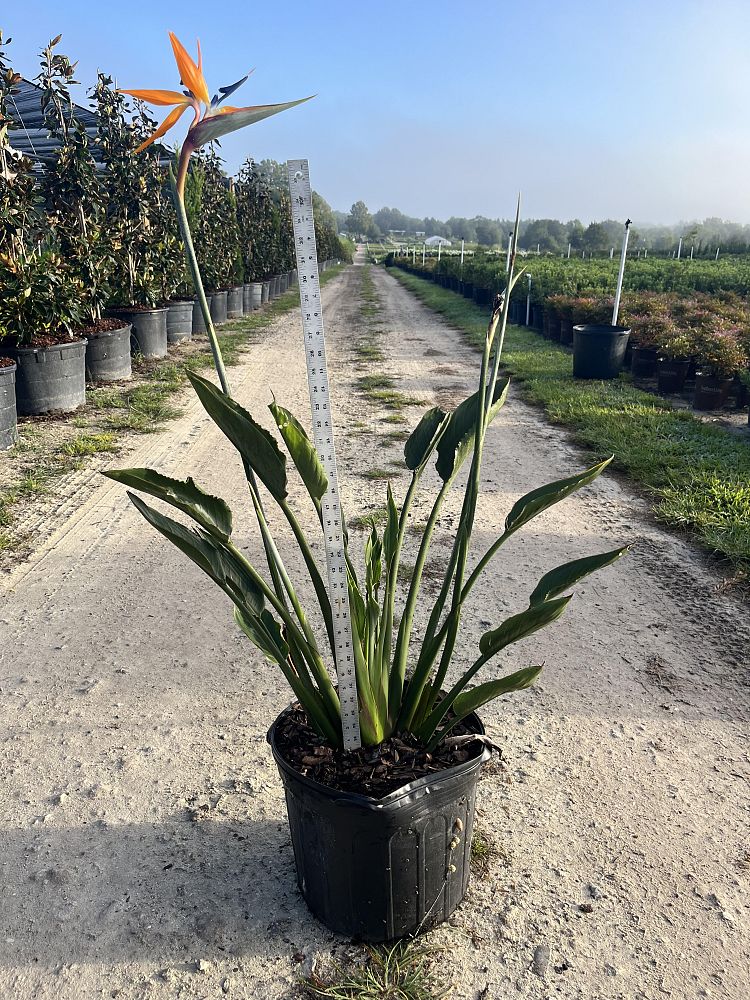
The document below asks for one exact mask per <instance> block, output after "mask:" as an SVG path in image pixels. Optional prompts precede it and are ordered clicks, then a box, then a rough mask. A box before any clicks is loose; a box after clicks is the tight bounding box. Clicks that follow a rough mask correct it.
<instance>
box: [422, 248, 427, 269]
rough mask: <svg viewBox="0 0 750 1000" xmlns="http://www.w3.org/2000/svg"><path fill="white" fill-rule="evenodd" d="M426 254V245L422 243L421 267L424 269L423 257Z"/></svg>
mask: <svg viewBox="0 0 750 1000" xmlns="http://www.w3.org/2000/svg"><path fill="white" fill-rule="evenodd" d="M426 252H427V244H426V243H423V244H422V267H424V256H425V253H426Z"/></svg>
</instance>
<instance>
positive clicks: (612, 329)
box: [573, 323, 630, 337]
mask: <svg viewBox="0 0 750 1000" xmlns="http://www.w3.org/2000/svg"><path fill="white" fill-rule="evenodd" d="M573 330H574V331H575V332H576V333H582V334H583V335H584V336H593V335H595V334H596V333H599V332H601V331H605V332H606V333H609V334H614V335H615V336H618V337H623V336H624V335H625V334H626V333H630V327H629V326H612V325H611V324H610V323H576V324H575V325H574V327H573Z"/></svg>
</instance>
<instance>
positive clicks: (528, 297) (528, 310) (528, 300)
mask: <svg viewBox="0 0 750 1000" xmlns="http://www.w3.org/2000/svg"><path fill="white" fill-rule="evenodd" d="M527 277H528V279H529V290H528V292H527V294H526V326H528V325H529V317H530V316H531V275H530V274H529V275H527Z"/></svg>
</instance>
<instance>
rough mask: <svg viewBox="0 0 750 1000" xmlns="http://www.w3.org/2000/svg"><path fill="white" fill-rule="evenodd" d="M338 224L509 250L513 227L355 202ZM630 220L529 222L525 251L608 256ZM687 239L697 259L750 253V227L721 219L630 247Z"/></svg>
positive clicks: (654, 231) (655, 234)
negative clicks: (719, 253)
mask: <svg viewBox="0 0 750 1000" xmlns="http://www.w3.org/2000/svg"><path fill="white" fill-rule="evenodd" d="M334 215H335V218H336V222H337V224H338V227H339V230H340V231H341V232H346V233H348V234H350V235H351V236H355V237H359V238H363V239H368V240H381V239H387V238H388V236H389V235H391V234H393V235H394V237H395V238H396V239H398V235H400V234H402V233H403V234H404V235H406V236H410V237H413V236H415V234H417V233H424V234H425V236H428V237H429V236H443V237H445V238H446V239H449V240H465V241H466V242H467V243H478V244H479V245H480V246H486V247H492V246H499V247H504V246H505V244H506V242H507V239H508V234H509V233H510V231H511V230H512V229H513V220H512V219H489V218H486V217H485V216H481V215H478V216H474V218H471V219H465V218H461V217H458V216H451V218H449V219H446V220H445V221H441V220H440V219H436V218H433V217H431V216H425V217H424V218H417V217H415V216H410V215H406V214H405V213H404V212H402V211H400V210H399V209H397V208H387V207H386V208H381V209H379V210H378V211H377V212H374V213H372V214H371V213H370V211H369V210H368V208H367V205H366V204H365V203H364V202H363V201H357V202H355V203H354V204H353V205H352V207H351V209H350V211H349V212H335V213H334ZM623 225H624V220H617V219H604V220H602V221H599V222H591V223H589V225H588V226H585V225H584V224H583V223H582V222H581V220H580V219H571V220H569V221H567V222H561V221H560V220H559V219H524V220H522V221H521V225H520V229H519V243H520V246H521V247H522V248H523V249H526V250H536V249H537V247H538V249H539V251H540V252H542V253H566V252H567V250H568V246H569V245H570V248H571V251H575V252H579V253H580V252H581V251H583V252H585V253H587V254H588V253H604V252H609V250H610V249H611V248H612V247H614V248H615V249H617V248H619V246H620V244H621V242H622V236H623ZM680 239H682V241H683V247H684V253H686V254H689V253H690V248H691V247H692V248H693V252H694V254H695V255H696V256H704V255H707V254H713V253H715V252H716V250H717V249H719V248H721V250H722V252H726V253H748V252H750V225H743V224H742V223H737V222H728V221H726V220H724V219H720V218H717V217H713V218H707V219H704V220H703V221H702V222H695V221H694V222H679V223H675V224H674V225H668V226H667V225H653V224H648V223H639V224H637V225H636V226H632V227H631V230H630V247H631V248H632V249H635V248H641V249H648V250H651V251H654V252H655V253H667V254H668V253H671V252H672V251H674V250H675V248H676V247H677V246H678V244H679V241H680Z"/></svg>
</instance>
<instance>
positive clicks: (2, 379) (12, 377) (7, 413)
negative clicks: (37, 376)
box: [0, 363, 18, 451]
mask: <svg viewBox="0 0 750 1000" xmlns="http://www.w3.org/2000/svg"><path fill="white" fill-rule="evenodd" d="M17 440H18V431H17V428H16V365H15V363H14V364H12V365H6V366H4V367H3V368H0V451H5V450H6V449H7V448H12V447H13V445H14V444H15V443H16V441H17Z"/></svg>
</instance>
